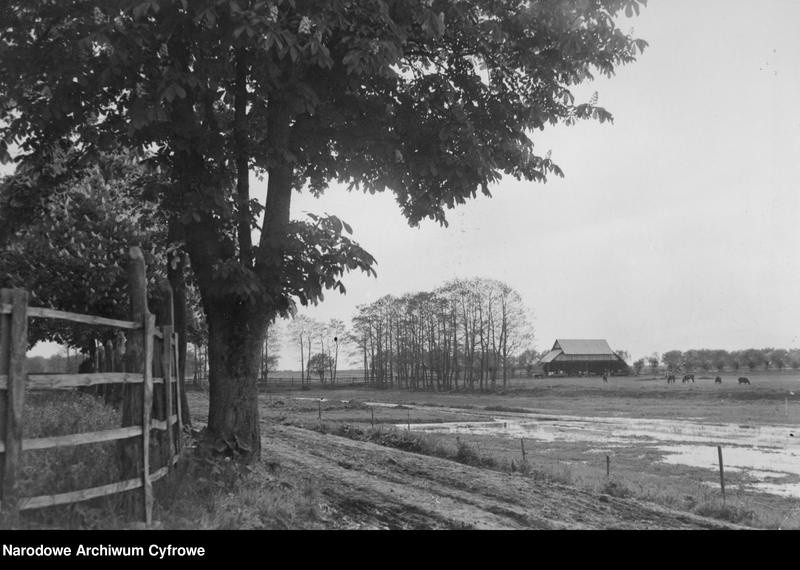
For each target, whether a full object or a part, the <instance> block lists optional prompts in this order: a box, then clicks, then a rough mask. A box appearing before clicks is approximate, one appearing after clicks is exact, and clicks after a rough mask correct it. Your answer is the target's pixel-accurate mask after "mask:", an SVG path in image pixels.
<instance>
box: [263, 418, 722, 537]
mask: <svg viewBox="0 0 800 570" xmlns="http://www.w3.org/2000/svg"><path fill="white" fill-rule="evenodd" d="M262 442H263V450H262V454H263V457H264V460H265V461H276V462H278V463H279V464H280V468H281V470H282V471H284V473H289V474H292V475H295V474H296V475H297V476H298V478H302V479H305V480H313V481H314V485H315V487H316V488H318V489H320V491H321V493H322V494H323V496H324V497H325V498H326V500H327V501H326V502H328V504H329V507H330V508H331V510H333V511H334V512H333V517H332V518H333V519H334V520H335V527H336V528H363V529H374V528H399V529H452V528H475V529H720V528H736V527H734V526H733V525H728V524H726V523H723V522H720V521H716V520H712V519H707V518H703V517H699V516H696V515H693V514H690V513H684V512H679V511H673V510H670V509H667V508H664V507H660V506H658V505H654V504H650V503H644V502H641V501H637V500H635V499H620V498H615V497H611V496H607V495H600V494H596V493H591V492H588V491H583V490H580V489H577V488H574V487H568V486H565V485H561V484H557V483H550V482H548V483H543V482H536V481H534V480H533V479H532V478H529V477H525V476H522V475H515V474H511V473H503V472H498V471H491V470H487V469H481V468H477V467H471V466H468V465H463V464H461V463H456V462H453V461H449V460H445V459H440V458H437V457H430V456H425V455H419V454H416V453H409V452H405V451H401V450H398V449H393V448H387V447H383V446H380V445H376V444H373V443H368V442H361V441H354V440H350V439H347V438H343V437H338V436H333V435H327V434H321V433H317V432H314V431H310V430H306V429H302V428H297V427H292V426H285V425H276V424H272V423H267V422H264V423H262Z"/></svg>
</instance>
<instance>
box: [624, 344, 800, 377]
mask: <svg viewBox="0 0 800 570" xmlns="http://www.w3.org/2000/svg"><path fill="white" fill-rule="evenodd" d="M660 365H661V366H663V368H664V369H665V370H666V371H668V372H693V371H703V372H710V371H712V370H716V371H718V372H723V371H725V370H740V369H744V368H746V369H748V370H751V371H752V370H757V369H765V370H766V369H773V370H784V369H786V368H791V369H793V370H798V369H800V349H799V348H793V349H785V348H748V349H745V350H734V351H727V350H722V349H707V348H703V349H699V350H695V349H692V350H687V351H685V352H683V351H680V350H670V351H667V352H665V353H664V354H662V355H661V356H660V357H659V355H658V353H653V354H651V355H650V356H648V357H647V358H640V359H639V360H637V361H636V362H634V363H633V368H634V370H635V371H636V373H637V374H639V373H640V372H641V371H642V369H644V368H645V367H646V366H647V367H649V368H650V369H651V371H653V372H655V371H656V370H658V368H659V366H660Z"/></svg>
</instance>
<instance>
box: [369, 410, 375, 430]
mask: <svg viewBox="0 0 800 570" xmlns="http://www.w3.org/2000/svg"><path fill="white" fill-rule="evenodd" d="M369 412H370V414H372V429H375V408H370V409H369Z"/></svg>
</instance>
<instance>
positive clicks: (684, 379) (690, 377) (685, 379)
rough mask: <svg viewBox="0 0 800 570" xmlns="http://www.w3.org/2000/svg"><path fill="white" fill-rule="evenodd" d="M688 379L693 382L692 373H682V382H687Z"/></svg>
mask: <svg viewBox="0 0 800 570" xmlns="http://www.w3.org/2000/svg"><path fill="white" fill-rule="evenodd" d="M689 380H691V381H692V384H694V374H684V375H683V380H682V382H683V383H684V384H686V383H687V382H688V381H689Z"/></svg>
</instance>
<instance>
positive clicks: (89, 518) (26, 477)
mask: <svg viewBox="0 0 800 570" xmlns="http://www.w3.org/2000/svg"><path fill="white" fill-rule="evenodd" d="M119 425H120V412H119V411H118V410H115V409H114V408H111V407H110V406H106V405H105V404H104V403H103V402H102V401H101V400H99V399H97V398H95V397H94V396H91V395H89V394H82V393H80V392H76V391H72V390H58V391H54V390H48V391H47V392H29V393H28V394H26V397H25V406H24V408H23V423H22V429H23V437H25V438H26V439H29V438H40V437H52V436H59V435H69V434H75V433H83V432H92V431H100V430H105V429H113V428H115V427H118V426H119ZM119 478H120V469H119V463H118V447H117V445H116V442H102V443H93V444H84V445H74V446H67V447H58V448H53V449H41V450H29V451H25V452H24V453H22V456H21V460H20V471H19V475H18V491H19V495H20V497H23V498H24V497H33V496H38V495H51V494H57V493H66V492H69V491H76V490H78V489H85V488H88V487H95V486H99V485H105V484H108V483H113V482H115V481H117V480H119ZM118 499H119V497H109V498H104V499H95V500H93V501H89V502H85V503H79V504H74V505H62V506H57V507H48V508H45V509H35V510H31V511H23V517H22V521H23V524H24V525H26V526H40V525H46V526H56V527H64V528H101V527H102V526H104V525H105V524H107V522H108V517H109V515H110V516H111V517H112V518H114V519H115V520H116V513H115V512H114V511H116V507H117V505H118V502H119V501H118ZM102 513H105V514H102Z"/></svg>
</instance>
